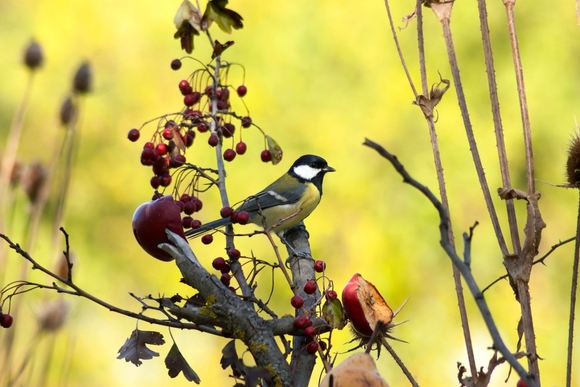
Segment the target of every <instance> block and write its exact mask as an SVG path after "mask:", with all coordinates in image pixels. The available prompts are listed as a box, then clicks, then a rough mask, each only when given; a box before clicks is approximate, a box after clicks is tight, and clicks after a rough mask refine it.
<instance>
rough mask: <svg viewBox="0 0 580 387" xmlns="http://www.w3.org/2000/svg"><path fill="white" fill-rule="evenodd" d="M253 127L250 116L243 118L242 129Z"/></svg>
mask: <svg viewBox="0 0 580 387" xmlns="http://www.w3.org/2000/svg"><path fill="white" fill-rule="evenodd" d="M251 125H252V119H251V118H250V117H248V116H245V117H242V127H243V128H249V127H250V126H251Z"/></svg>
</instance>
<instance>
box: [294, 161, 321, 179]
mask: <svg viewBox="0 0 580 387" xmlns="http://www.w3.org/2000/svg"><path fill="white" fill-rule="evenodd" d="M320 171H321V170H320V169H318V168H312V167H311V166H310V165H299V166H297V167H294V173H295V174H296V175H298V176H299V177H300V178H301V179H304V180H312V179H313V178H314V177H315V176H316V175H318V174H319V173H320Z"/></svg>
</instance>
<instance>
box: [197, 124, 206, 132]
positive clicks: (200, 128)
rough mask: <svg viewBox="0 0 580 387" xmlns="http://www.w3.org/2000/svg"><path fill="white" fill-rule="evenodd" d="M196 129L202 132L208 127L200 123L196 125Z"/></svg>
mask: <svg viewBox="0 0 580 387" xmlns="http://www.w3.org/2000/svg"><path fill="white" fill-rule="evenodd" d="M197 130H199V132H200V133H203V132H207V131H208V128H207V126H204V125H200V126H198V127H197Z"/></svg>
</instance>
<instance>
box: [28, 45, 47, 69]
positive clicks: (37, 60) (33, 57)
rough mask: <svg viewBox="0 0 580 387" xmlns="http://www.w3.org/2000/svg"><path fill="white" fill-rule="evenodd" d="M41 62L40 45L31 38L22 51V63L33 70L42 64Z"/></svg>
mask: <svg viewBox="0 0 580 387" xmlns="http://www.w3.org/2000/svg"><path fill="white" fill-rule="evenodd" d="M42 62H44V54H43V52H42V47H41V46H40V44H38V43H37V42H36V40H34V39H32V40H31V41H30V44H29V45H28V47H26V51H25V52H24V64H25V65H26V67H28V68H29V69H30V70H34V69H36V68H37V67H40V66H42Z"/></svg>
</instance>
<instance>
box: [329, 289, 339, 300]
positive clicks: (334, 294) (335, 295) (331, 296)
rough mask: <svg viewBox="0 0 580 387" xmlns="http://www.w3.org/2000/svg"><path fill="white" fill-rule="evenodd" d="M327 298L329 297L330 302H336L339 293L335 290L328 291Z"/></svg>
mask: <svg viewBox="0 0 580 387" xmlns="http://www.w3.org/2000/svg"><path fill="white" fill-rule="evenodd" d="M326 297H327V298H328V299H329V300H334V299H335V298H336V297H338V294H337V293H336V292H335V291H334V290H328V291H327V292H326Z"/></svg>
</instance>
